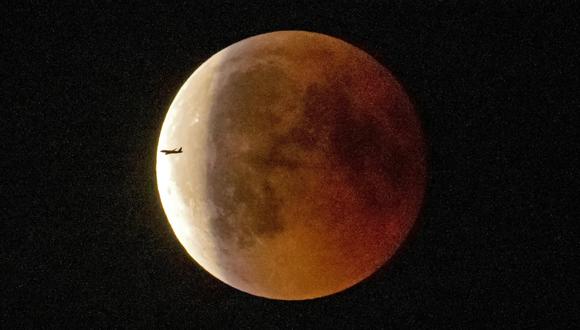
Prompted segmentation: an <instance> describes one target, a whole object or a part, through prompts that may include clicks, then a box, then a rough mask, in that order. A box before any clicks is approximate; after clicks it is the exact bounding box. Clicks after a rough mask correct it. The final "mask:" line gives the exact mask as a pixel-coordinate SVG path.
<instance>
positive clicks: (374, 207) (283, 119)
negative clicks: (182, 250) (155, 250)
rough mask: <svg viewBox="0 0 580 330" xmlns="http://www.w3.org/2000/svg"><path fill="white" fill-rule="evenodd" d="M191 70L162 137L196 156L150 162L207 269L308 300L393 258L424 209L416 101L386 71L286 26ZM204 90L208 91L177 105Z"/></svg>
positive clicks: (189, 245) (345, 47)
mask: <svg viewBox="0 0 580 330" xmlns="http://www.w3.org/2000/svg"><path fill="white" fill-rule="evenodd" d="M196 75H197V76H196ZM194 76H195V77H194ZM194 76H192V77H191V78H190V80H188V82H187V83H186V85H187V86H184V88H183V89H182V90H181V91H180V93H179V94H178V96H177V97H176V100H175V101H174V104H176V105H175V106H174V105H173V104H172V107H171V108H170V111H169V112H168V117H167V119H166V121H165V123H164V127H163V129H162V134H161V138H160V144H161V143H162V141H170V140H172V139H176V138H179V137H181V138H182V139H184V141H183V143H185V144H186V145H184V150H188V148H187V143H189V144H190V145H191V146H192V147H195V148H196V150H198V151H199V153H198V154H196V155H195V156H191V155H189V156H188V157H190V158H189V161H190V162H191V168H190V169H189V170H188V169H187V163H185V162H181V163H180V162H179V160H175V162H172V161H171V160H170V159H167V158H159V157H158V182H159V185H160V193H161V196H162V201H163V205H164V208H165V209H166V212H167V213H168V217H169V220H170V222H171V223H172V226H173V227H174V230H175V232H176V235H177V236H178V238H179V239H180V241H181V242H182V244H183V245H184V246H185V247H186V249H187V250H188V252H189V253H190V254H191V255H192V256H193V257H194V258H195V259H196V260H197V261H198V262H199V263H200V264H201V265H202V266H203V267H204V268H206V269H207V270H208V271H210V272H211V273H212V274H213V275H215V276H216V277H218V278H219V279H221V280H222V281H224V282H226V283H228V284H230V285H232V286H234V287H236V288H238V289H240V290H243V291H246V292H249V293H252V294H255V295H259V296H264V297H269V298H275V299H308V298H315V297H321V296H325V295H329V294H332V293H335V292H338V291H341V290H344V289H346V288H348V287H350V286H352V285H354V284H356V283H357V282H359V281H360V280H362V279H364V278H366V277H367V276H369V275H370V274H372V273H373V272H374V271H375V270H376V269H377V268H379V267H380V266H381V265H382V264H384V262H386V260H388V258H390V257H391V256H392V255H393V254H394V252H395V251H396V249H397V248H398V246H399V245H400V244H401V242H402V241H403V239H404V238H405V236H406V235H407V233H408V231H409V229H410V228H411V226H412V225H413V223H414V221H415V218H416V216H417V214H418V212H419V207H420V204H421V199H422V197H423V192H424V188H425V159H424V145H423V140H422V134H421V130H420V125H419V122H418V119H417V118H416V115H415V113H414V111H413V108H412V106H411V103H410V101H409V99H408V97H407V96H406V94H405V93H404V91H403V90H402V88H401V87H400V86H399V84H398V83H397V82H396V81H395V79H394V78H393V77H392V75H391V74H390V73H389V72H388V71H387V70H386V69H385V68H384V67H382V66H381V65H380V64H379V63H377V62H376V61H375V60H374V59H372V58H371V57H370V56H368V55H367V54H365V53H364V52H362V51H361V50H359V49H357V48H355V47H353V46H351V45H349V44H346V43H344V42H342V41H340V40H338V39H334V38H331V37H328V36H324V35H320V34H316V33H309V32H299V31H294V32H292V31H286V32H275V33H269V34H265V35H260V36H256V37H252V38H249V39H246V40H243V41H241V42H239V43H236V44H234V45H232V46H230V47H228V48H226V49H224V50H223V51H221V52H220V53H218V54H216V55H215V56H213V57H212V58H210V59H209V60H208V61H207V62H206V63H204V65H202V67H200V68H199V69H198V70H197V71H196V73H195V74H194ZM202 80H203V83H201V82H200V81H202ZM200 86H204V87H203V88H204V94H203V95H204V97H203V98H201V99H199V100H195V99H192V98H188V99H187V102H185V101H183V100H182V99H185V98H186V95H188V94H187V93H192V94H193V93H198V92H196V89H194V88H198V89H199V88H200ZM188 90H190V91H189V92H188ZM196 95H197V94H196ZM186 112H188V113H186ZM188 116H194V117H195V118H198V117H199V118H201V119H200V120H199V122H197V121H196V125H197V126H195V125H194V126H191V125H190V126H186V125H185V124H184V123H183V119H184V118H187V117H188ZM188 132H189V133H188ZM176 143H180V142H178V141H176ZM160 169H163V171H161V170H160ZM166 172H170V174H166ZM161 177H163V179H161ZM188 184H189V185H188ZM165 186H167V187H168V188H167V189H172V190H167V191H168V192H170V191H173V190H177V191H178V192H179V193H178V196H177V197H176V196H173V197H170V195H169V194H166V193H164V191H165V188H163V187H165ZM187 200H189V204H187V202H186V201H187ZM188 205H189V206H188Z"/></svg>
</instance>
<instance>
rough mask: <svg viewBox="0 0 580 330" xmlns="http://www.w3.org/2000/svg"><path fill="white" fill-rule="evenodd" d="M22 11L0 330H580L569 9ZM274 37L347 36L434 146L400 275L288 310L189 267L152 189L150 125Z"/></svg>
mask: <svg viewBox="0 0 580 330" xmlns="http://www.w3.org/2000/svg"><path fill="white" fill-rule="evenodd" d="M31 3H33V4H24V1H22V2H14V3H13V4H3V5H2V6H1V7H2V9H1V10H0V12H1V14H0V18H1V19H0V27H1V29H0V35H1V37H0V41H1V46H0V72H1V74H0V77H1V79H0V84H1V93H2V97H1V98H0V104H1V105H2V106H1V111H2V112H1V113H2V115H1V117H0V118H1V119H2V120H1V121H0V123H1V125H0V127H1V131H0V132H1V133H0V137H1V138H2V147H1V149H0V150H1V152H2V158H1V163H0V174H1V181H0V193H1V197H2V203H0V205H1V206H0V211H1V213H0V217H1V218H2V219H1V222H0V234H1V238H2V239H1V241H0V328H3V329H11V328H17V327H23V326H26V327H31V326H35V327H40V326H55V327H56V326H68V327H74V326H80V325H90V326H92V327H111V326H119V327H183V326H191V327H194V326H222V327H231V328H253V327H256V328H260V327H264V326H266V327H282V328H299V327H301V326H308V327H322V326H331V327H334V328H337V327H338V328H341V327H357V326H360V327H366V328H368V327H382V326H396V327H403V328H432V327H433V326H435V327H458V326H463V327H468V326H475V325H487V326H494V325H496V326H497V325H504V326H505V325H510V326H516V327H525V326H542V325H552V326H571V325H572V324H573V323H574V322H578V321H579V317H578V314H579V313H578V311H579V309H580V308H579V304H578V302H579V301H580V295H579V292H578V290H579V286H578V279H577V277H574V276H573V274H574V270H575V269H577V267H578V263H579V260H580V253H579V252H578V236H577V235H576V234H575V233H574V231H573V230H572V229H573V225H574V224H575V222H577V220H578V215H577V213H576V214H575V213H574V212H573V206H574V204H575V203H576V204H577V203H578V201H577V200H576V201H575V202H574V203H572V198H573V197H577V193H574V192H575V191H576V190H577V187H578V183H579V182H578V177H577V175H576V174H575V172H576V168H575V167H574V166H573V165H572V162H573V160H575V159H576V160H577V158H578V151H577V150H578V149H577V148H578V145H577V144H575V143H574V142H573V141H574V138H578V135H579V134H578V121H577V115H576V112H578V110H580V102H579V98H578V96H579V94H580V78H579V76H578V75H577V74H576V73H577V72H580V68H579V65H578V60H577V57H578V50H579V49H580V33H579V32H580V29H579V24H578V18H577V14H578V13H580V8H579V7H580V6H578V3H576V5H574V6H569V5H564V4H563V3H564V1H561V2H560V1H513V2H512V3H519V4H518V5H513V4H512V5H506V4H504V5H497V3H499V2H496V4H486V3H484V2H481V3H480V2H476V1H465V2H464V3H468V4H469V5H465V4H459V3H458V2H456V1H431V2H430V4H429V5H427V4H424V3H426V2H423V1H421V2H419V1H384V3H388V4H386V5H385V4H383V5H381V6H378V5H373V6H371V5H368V4H367V5H364V6H363V5H350V6H344V5H340V4H339V2H335V3H333V4H324V2H323V1H320V2H319V3H318V4H313V3H315V2H314V1H313V2H309V4H308V5H304V4H296V5H293V6H291V5H288V4H286V5H284V6H277V5H276V6H274V5H271V6H272V7H264V6H263V5H258V4H252V5H249V4H242V3H243V2H242V1H240V2H237V1H231V2H223V3H222V4H221V5H215V4H213V3H216V2H213V1H203V2H202V1H191V2H184V3H182V4H180V5H175V6H172V7H170V6H165V5H151V4H149V5H145V4H140V5H137V4H133V5H118V4H117V3H116V2H109V1H81V2H78V3H79V5H77V6H67V5H62V4H61V2H56V3H58V4H59V5H58V6H57V5H56V3H53V4H51V5H49V4H47V5H42V4H39V3H40V2H37V1H34V2H31ZM208 3H212V5H209V4H208ZM288 3H289V2H288ZM345 3H347V2H345ZM361 3H362V1H361ZM365 3H366V2H365ZM376 3H379V1H376ZM381 3H383V2H381ZM284 29H293V30H308V31H314V32H320V33H324V34H328V35H331V36H335V37H338V38H341V39H343V40H345V41H347V42H349V43H351V44H353V45H356V46H358V47H360V48H362V49H363V50H365V51H367V52H368V53H369V54H371V55H372V56H373V57H375V58H376V59H377V60H378V61H380V62H381V63H382V64H384V65H385V66H386V67H387V68H389V69H390V70H391V71H392V72H393V73H394V74H395V76H396V77H397V78H398V79H399V80H400V82H401V83H402V85H403V86H404V88H405V89H406V90H407V92H408V94H409V95H410V97H411V99H412V100H413V102H414V103H415V105H416V110H417V112H418V114H419V116H420V118H421V121H422V124H423V127H424V130H425V134H426V136H427V144H428V148H429V182H428V189H427V193H426V197H425V202H424V207H423V210H422V212H421V215H420V217H419V219H418V222H417V225H416V226H415V227H414V229H413V231H412V233H411V234H410V236H409V237H408V239H407V240H406V241H405V243H404V245H403V246H402V248H401V249H400V250H399V251H398V253H397V254H396V255H395V257H394V258H393V259H392V260H391V261H390V262H389V263H388V264H387V265H386V266H385V267H383V268H382V269H381V270H380V271H379V272H377V273H376V274H375V275H373V276H372V277H371V278H369V279H367V280H365V281H363V282H362V283H361V284H359V285H357V286H355V287H353V288H351V289H349V290H347V291H344V292H341V293H339V294H336V295H333V296H330V297H326V298H321V299H316V300H311V301H302V302H284V301H274V300H267V299H262V298H257V297H254V296H251V295H248V294H245V293H243V292H240V291H237V290H236V289H233V288H231V287H229V286H227V285H225V284H223V283H221V282H220V281H218V280H217V279H215V278H213V277H212V276H211V275H209V274H208V273H206V272H205V271H203V270H202V269H201V268H200V267H199V266H197V264H196V263H195V262H194V261H193V260H192V259H191V258H190V257H189V256H188V254H187V253H186V252H185V249H183V248H182V247H181V245H180V244H179V242H178V241H177V239H176V237H175V236H174V234H173V232H172V229H171V227H170V225H169V223H168V221H167V219H166V217H165V214H164V212H163V209H162V207H161V203H160V199H159V195H158V193H157V187H156V181H155V157H156V153H157V150H156V147H157V139H158V136H159V132H160V129H161V124H162V121H163V119H164V116H165V113H166V111H167V109H168V108H169V105H170V104H171V101H172V99H173V97H174V96H175V94H176V93H177V91H178V89H179V88H180V86H181V85H182V84H183V83H184V82H185V80H186V79H187V78H188V77H189V75H190V74H191V73H192V72H193V71H194V70H195V68H196V67H197V66H199V65H200V64H201V63H203V62H204V61H205V60H206V59H207V58H209V57H210V56H211V55H213V54H214V53H216V52H217V51H219V50H221V49H223V48H225V47H227V46H228V45H230V44H232V43H234V42H236V41H239V40H241V39H244V38H246V37H249V36H252V35H256V34H260V33H265V32H271V31H275V30H284Z"/></svg>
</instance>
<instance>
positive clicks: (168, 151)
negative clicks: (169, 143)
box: [161, 148, 183, 155]
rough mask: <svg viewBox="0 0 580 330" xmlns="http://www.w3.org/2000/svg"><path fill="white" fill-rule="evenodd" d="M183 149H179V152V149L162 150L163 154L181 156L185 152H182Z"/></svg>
mask: <svg viewBox="0 0 580 330" xmlns="http://www.w3.org/2000/svg"><path fill="white" fill-rule="evenodd" d="M181 149H183V148H179V150H177V148H175V149H173V150H161V152H162V153H164V154H166V155H169V154H180V153H182V152H183V151H182V150H181Z"/></svg>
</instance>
